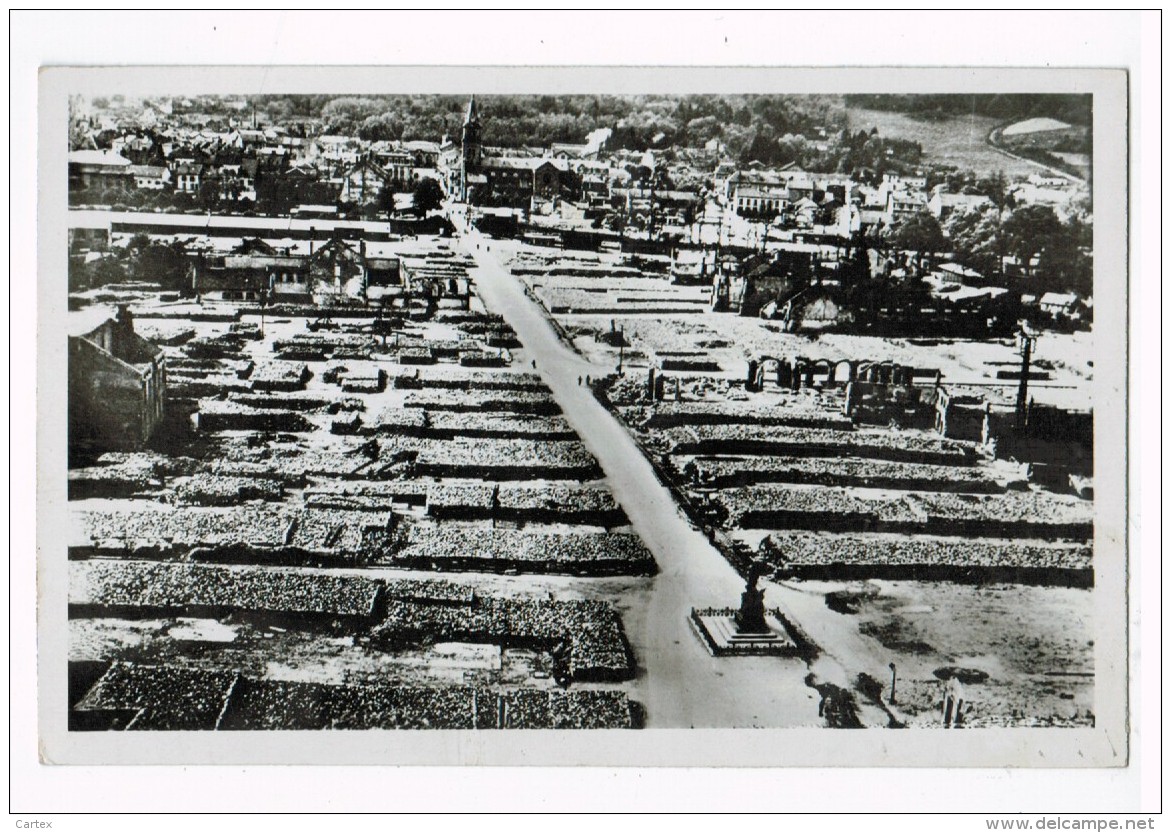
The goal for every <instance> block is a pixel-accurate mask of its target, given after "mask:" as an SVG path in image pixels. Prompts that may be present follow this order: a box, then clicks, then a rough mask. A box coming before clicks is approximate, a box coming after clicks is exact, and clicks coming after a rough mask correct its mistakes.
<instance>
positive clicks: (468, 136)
mask: <svg viewBox="0 0 1171 833" xmlns="http://www.w3.org/2000/svg"><path fill="white" fill-rule="evenodd" d="M483 153H484V151H483V147H482V146H481V145H480V117H479V115H478V114H477V113H476V97H475V96H474V95H473V96H472V97H471V98H470V99H469V100H468V112H467V114H466V115H465V116H464V124H463V130H462V131H461V132H460V166H459V168H460V170H459V197H460V201H461V202H467V200H468V174H469V173H475V172H476V171H478V170H479V169H480V160H481V159H482V158H483Z"/></svg>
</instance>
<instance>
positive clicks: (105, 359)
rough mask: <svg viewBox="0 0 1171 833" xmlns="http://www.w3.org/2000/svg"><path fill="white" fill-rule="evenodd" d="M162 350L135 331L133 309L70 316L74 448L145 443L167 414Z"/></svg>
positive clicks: (111, 447) (132, 446)
mask: <svg viewBox="0 0 1171 833" xmlns="http://www.w3.org/2000/svg"><path fill="white" fill-rule="evenodd" d="M166 387H167V370H166V361H165V357H164V354H163V350H162V348H161V347H159V346H158V345H156V344H152V343H151V342H149V341H147V340H146V339H144V338H142V337H141V336H139V335H138V334H137V333H135V332H134V322H133V319H132V317H131V315H130V311H129V309H127V308H126V307H124V306H123V307H120V308H119V309H118V313H117V314H116V315H115V316H111V315H110V314H109V313H108V311H106V310H88V311H86V312H84V313H77V314H71V315H70V317H69V447H70V452H71V453H76V452H77V451H80V450H83V449H92V450H101V451H110V450H112V451H124V450H134V449H138V448H141V447H143V446H144V445H145V444H146V442H147V441H148V440H149V439H150V437H151V435H152V434H153V433H154V430H155V428H156V427H157V426H158V424H159V422H160V421H161V420H162V418H163V398H164V396H165V394H166Z"/></svg>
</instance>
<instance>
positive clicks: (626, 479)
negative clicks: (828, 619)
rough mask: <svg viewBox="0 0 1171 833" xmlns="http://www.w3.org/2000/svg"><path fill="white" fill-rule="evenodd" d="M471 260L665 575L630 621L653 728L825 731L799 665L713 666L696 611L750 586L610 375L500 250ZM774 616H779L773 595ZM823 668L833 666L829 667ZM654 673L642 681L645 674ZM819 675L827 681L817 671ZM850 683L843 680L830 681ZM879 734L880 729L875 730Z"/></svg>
mask: <svg viewBox="0 0 1171 833" xmlns="http://www.w3.org/2000/svg"><path fill="white" fill-rule="evenodd" d="M463 243H464V248H465V249H466V250H467V251H468V252H469V253H470V254H471V255H472V256H473V257H474V258H475V260H476V263H477V264H478V267H479V268H478V269H477V270H476V273H475V279H476V283H477V287H478V290H479V292H480V296H481V298H482V299H483V301H484V303H485V305H486V306H488V307H489V308H490V309H492V310H493V311H495V312H498V313H500V314H501V315H503V316H504V317H505V319H506V320H507V321H508V323H509V324H510V325H511V326H512V327H513V329H515V330H516V332H517V334H518V336H519V337H520V340H521V342H522V343H523V344H524V346H525V349H526V350H527V352H528V354H529V355H530V356H531V357H533V358H534V359H535V360H536V363H537V371H538V372H539V373H540V374H541V376H542V378H543V379H544V380H545V382H546V383H547V384H548V385H549V387H550V388H551V389H552V391H553V395H554V397H555V398H556V400H557V402H558V404H560V406H561V408H562V410H563V411H564V412H565V416H566V418H567V419H568V420H569V421H570V423H572V425H573V427H574V428H575V429H576V430H577V432H578V433H579V434H580V435H581V438H582V441H583V442H584V443H585V445H586V446H587V447H588V448H589V449H590V451H591V452H593V454H594V455H595V456H596V457H597V458H598V461H599V463H600V464H601V466H602V469H603V471H604V472H605V473H606V476H607V479H608V481H609V484H610V487H611V489H612V490H613V492H614V495H615V497H616V499H617V500H618V502H619V503H620V504H621V505H622V507H623V509H624V510H625V511H626V514H627V516H628V517H629V518H630V520H631V523H632V524H633V526H634V528H635V530H636V531H637V532H638V533H639V535H641V536H642V538H643V540H644V541H645V542H646V545H647V546H648V547H649V548H650V550H651V552H652V553H653V554H654V556H655V560H656V561H657V562H658V565H659V570H660V572H659V574H658V575H657V576H656V577H655V578H654V579H653V583H652V587H651V591H650V594H649V599H648V603H647V606H646V608H645V610H641V611H639V610H635V611H632V612H631V613H630V614H627V615H625V616H624V621H625V624H626V630H627V635H628V637H629V639H630V641H631V644H632V647H633V648H634V651H635V656H636V660H637V662H638V664H639V666H640V676H639V679H638V680H637V681H636V686H637V690H636V692H635V696H636V698H637V699H639V700H641V701H642V702H644V703H645V704H646V707H647V713H648V725H649V726H652V727H684V728H685V727H690V726H696V727H741V726H800V725H806V726H810V725H820V723H821V719H820V718H819V717H818V714H817V705H818V700H819V697H818V695H817V693H816V692H815V691H814V690H813V689H812V688H809V687H808V686H806V685H805V683H804V678H805V675H806V674H807V673H808V671H809V669H808V667H807V666H806V664H805V663H804V662H802V661H801V660H798V659H779V658H776V657H726V658H715V657H712V656H711V655H710V654H709V653H708V652H707V650H706V649H705V648H704V647H703V646H702V645H701V644H700V642H699V640H698V638H697V637H696V636H695V634H694V633H693V632H692V631H691V628H690V625H689V624H688V614H689V613H690V611H691V608H693V607H706V606H722V607H735V606H737V605H738V604H739V601H740V593H741V592H742V591H743V589H744V581H743V579H742V578H741V577H740V576H739V575H738V574H737V573H736V572H735V570H733V569H732V567H731V565H729V564H728V562H727V561H726V560H725V559H724V557H723V556H722V555H721V554H720V553H719V551H718V550H716V549H715V547H713V546H712V545H711V543H710V542H709V541H708V540H707V538H706V537H705V536H704V534H703V533H702V532H700V531H699V530H698V529H696V528H695V527H694V526H693V525H692V524H691V523H690V521H688V519H687V518H686V517H685V516H684V515H683V513H682V511H681V510H680V509H679V507H678V506H677V505H676V503H675V501H674V499H673V498H672V496H671V494H670V492H669V491H668V490H667V488H666V487H665V486H663V484H662V483H660V482H659V480H658V478H657V477H656V476H655V472H654V470H653V468H652V467H651V465H650V463H648V462H647V460H646V459H645V458H644V457H643V456H642V453H641V452H640V451H639V449H638V447H637V445H636V444H635V442H634V440H633V439H632V438H631V437H630V435H629V434H628V433H627V432H626V430H625V429H624V428H623V427H622V425H621V424H619V422H618V421H617V420H616V419H615V418H614V417H613V416H612V415H611V414H610V413H609V412H608V411H607V410H606V409H605V408H604V407H603V406H602V405H601V404H600V403H599V402H598V401H597V400H596V399H595V398H594V397H593V395H592V393H591V392H590V390H589V388H587V387H586V386H585V385H579V384H578V377H579V376H583V377H584V376H585V375H587V374H593V375H596V374H600V373H605V372H608V371H612V370H613V368H603V367H598V366H596V365H593V364H590V363H589V362H587V361H585V360H584V359H582V358H581V357H580V356H578V355H577V354H575V353H574V352H573V351H572V350H570V349H569V348H568V347H566V345H565V344H563V343H562V341H561V339H560V338H559V337H558V335H557V333H556V331H555V330H554V329H553V328H552V326H550V324H549V321H548V320H547V318H546V317H545V314H544V312H543V310H542V309H541V308H540V307H539V306H538V305H537V303H535V302H534V301H533V300H532V299H530V298H529V297H528V295H527V294H526V293H525V290H524V287H523V286H522V284H521V282H520V281H518V280H517V279H516V278H515V277H514V276H513V275H512V274H511V273H509V271H508V270H507V269H506V268H505V267H503V266H502V265H501V263H500V261H499V260H498V259H497V256H498V255H499V254H500V253H501V246H500V245H499V244H498V243H497V242H496V241H493V240H492V239H491V238H488V237H484V236H482V235H481V234H479V233H478V232H476V231H475V230H471V231H468V232H466V233H465V235H464V237H463ZM765 602H766V604H769V605H773V606H775V605H778V604H781V599H780V598H778V597H777V596H776V595H773V596H771V597H770V596H768V595H766V598H765ZM823 663H829V664H832V660H831V659H829V658H826V660H824V661H823ZM644 669H645V670H644ZM818 670H819V672H820V671H821V669H818ZM832 676H837V677H839V678H840V679H838V680H834V682H844V675H841V674H832ZM876 722H879V723H880V724H881V719H878V720H876Z"/></svg>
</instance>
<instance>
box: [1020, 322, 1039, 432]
mask: <svg viewBox="0 0 1171 833" xmlns="http://www.w3.org/2000/svg"><path fill="white" fill-rule="evenodd" d="M1036 343H1037V334H1036V333H1033V332H1030V331H1029V328H1028V325H1027V324H1024V323H1022V324H1021V329H1020V332H1018V333H1017V346H1018V347H1019V348H1020V353H1021V379H1020V384H1019V385H1018V386H1017V392H1016V430H1017V433H1018V434H1021V433H1023V432H1024V430H1025V423H1026V421H1027V416H1028V408H1029V366H1030V365H1031V364H1032V361H1033V347H1034V346H1035V345H1036Z"/></svg>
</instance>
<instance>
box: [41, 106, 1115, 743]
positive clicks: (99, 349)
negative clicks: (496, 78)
mask: <svg viewBox="0 0 1171 833" xmlns="http://www.w3.org/2000/svg"><path fill="white" fill-rule="evenodd" d="M1091 112H1092V100H1091V97H1089V96H1074V95H1024V94H1012V95H1000V94H994V91H993V92H990V93H989V94H983V95H970V94H967V95H780V94H778V95H557V96H552V95H549V96H540V95H479V94H477V95H474V96H472V95H422V94H420V95H367V94H362V95H347V94H340V93H339V94H338V95H285V94H272V95H207V96H202V95H187V96H182V95H176V96H170V97H145V98H144V97H136V96H130V95H116V94H111V95H108V96H104V97H90V96H74V97H73V98H72V99H71V101H70V115H69V135H68V142H69V151H68V166H69V179H68V201H69V205H68V215H67V216H68V235H69V242H68V245H69V269H68V297H69V305H68V314H67V318H66V320H65V322H63V323H65V324H66V326H67V329H68V333H67V337H68V401H69V409H68V410H69V414H68V417H69V419H68V423H69V436H68V443H69V446H68V448H69V470H68V496H69V525H68V532H67V538H68V540H67V545H68V559H69V560H68V573H69V597H68V647H69V657H68V662H69V675H68V681H69V691H68V701H69V713H68V721H69V724H68V725H69V727H70V729H71V730H74V731H101V730H133V729H141V730H147V729H156V730H157V729H162V730H220V731H230V730H310V729H319V730H320V729H332V730H346V729H350V730H354V729H415V730H418V729H462V730H516V729H577V730H585V729H611V730H614V729H624V730H639V729H654V728H684V729H686V728H746V729H748V728H788V727H827V728H904V727H905V728H908V729H910V730H914V729H916V728H936V729H939V728H946V729H958V730H963V729H966V728H980V727H1005V726H1010V727H1057V728H1059V727H1088V726H1093V725H1094V720H1095V717H1094V712H1095V702H1094V670H1095V669H1094V659H1093V651H1094V636H1095V632H1094V616H1093V599H1094V552H1093V533H1094V502H1093V501H1094V496H1093V468H1092V467H1093V404H1094V403H1093V400H1092V395H1091V386H1092V381H1093V372H1094V368H1093V363H1094V362H1093V359H1094V352H1093V349H1092V348H1093V344H1092V336H1091V331H1092V326H1093V292H1092V286H1093V274H1092V262H1093V252H1092V248H1091V240H1092V230H1093V217H1092V204H1091V200H1090V194H1091V187H1090V184H1091V179H1092V170H1091V156H1092V142H1093V136H1092V132H1091ZM62 557H64V554H62Z"/></svg>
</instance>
